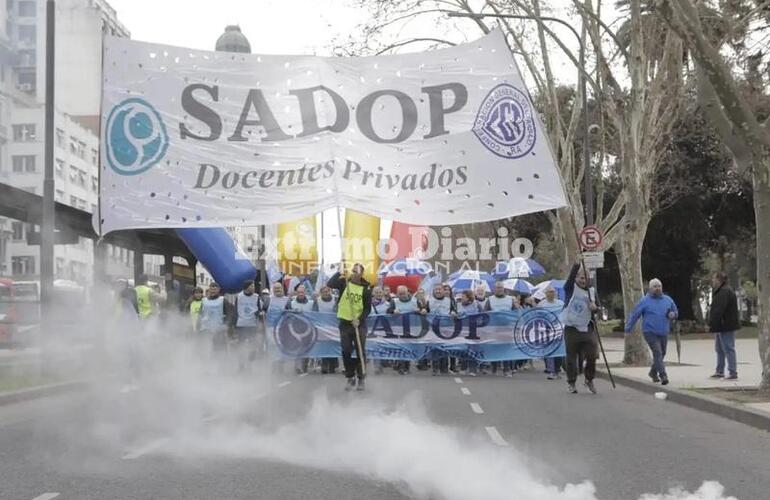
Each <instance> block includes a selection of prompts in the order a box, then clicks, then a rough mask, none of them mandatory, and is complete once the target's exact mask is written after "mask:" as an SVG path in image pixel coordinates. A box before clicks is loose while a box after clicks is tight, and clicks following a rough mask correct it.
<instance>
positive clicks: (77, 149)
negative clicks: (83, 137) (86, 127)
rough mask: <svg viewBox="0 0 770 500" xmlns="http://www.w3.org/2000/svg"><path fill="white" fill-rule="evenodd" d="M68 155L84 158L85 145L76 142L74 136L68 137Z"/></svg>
mask: <svg viewBox="0 0 770 500" xmlns="http://www.w3.org/2000/svg"><path fill="white" fill-rule="evenodd" d="M70 153H72V154H73V155H75V156H77V157H78V158H85V157H86V143H84V142H83V141H79V140H77V139H76V138H75V137H74V136H70Z"/></svg>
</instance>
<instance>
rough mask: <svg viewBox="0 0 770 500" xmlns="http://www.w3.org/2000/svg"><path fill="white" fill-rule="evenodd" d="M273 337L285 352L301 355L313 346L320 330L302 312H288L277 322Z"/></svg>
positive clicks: (292, 355) (295, 355)
mask: <svg viewBox="0 0 770 500" xmlns="http://www.w3.org/2000/svg"><path fill="white" fill-rule="evenodd" d="M273 339H274V340H275V345H277V346H278V349H279V350H280V351H281V352H282V353H283V354H285V355H286V356H291V357H300V356H304V355H305V354H307V353H308V352H310V350H311V349H312V348H313V346H314V345H315V342H316V340H317V339H318V330H316V327H315V326H313V324H312V323H311V322H310V321H309V320H308V319H307V318H305V317H303V316H302V315H301V314H297V313H291V312H287V313H284V314H283V315H281V318H280V319H279V320H278V323H276V324H275V328H273Z"/></svg>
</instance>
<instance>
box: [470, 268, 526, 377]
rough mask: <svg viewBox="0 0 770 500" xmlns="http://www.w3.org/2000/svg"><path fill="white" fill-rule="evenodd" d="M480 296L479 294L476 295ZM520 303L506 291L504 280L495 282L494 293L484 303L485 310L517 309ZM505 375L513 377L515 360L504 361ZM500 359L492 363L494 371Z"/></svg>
mask: <svg viewBox="0 0 770 500" xmlns="http://www.w3.org/2000/svg"><path fill="white" fill-rule="evenodd" d="M476 297H477V298H478V294H477V295H476ZM517 307H518V305H517V303H516V302H514V297H513V296H512V295H508V294H507V293H505V285H504V284H503V282H502V281H496V282H495V289H494V293H493V294H492V295H490V296H489V297H488V298H487V300H486V302H484V304H483V309H482V310H484V311H512V310H514V309H517ZM502 364H503V376H504V377H513V361H510V360H508V361H503V362H502ZM499 366H500V361H495V362H493V363H492V373H493V374H495V373H497V369H498V367H499Z"/></svg>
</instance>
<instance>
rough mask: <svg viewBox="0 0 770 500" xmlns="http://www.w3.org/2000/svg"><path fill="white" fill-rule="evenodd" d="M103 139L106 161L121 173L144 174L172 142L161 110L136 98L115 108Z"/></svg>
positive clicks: (161, 156)
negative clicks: (160, 113)
mask: <svg viewBox="0 0 770 500" xmlns="http://www.w3.org/2000/svg"><path fill="white" fill-rule="evenodd" d="M104 142H105V145H106V146H105V150H106V157H107V163H109V165H110V168H112V170H114V171H115V172H117V173H118V174H120V175H136V174H141V173H142V172H144V171H145V170H147V169H149V168H150V167H152V166H153V165H155V164H156V163H158V162H159V161H160V160H161V159H162V158H163V156H164V155H165V154H166V150H167V149H168V144H169V141H168V133H166V126H165V125H164V124H163V120H162V119H161V117H160V115H159V114H158V112H157V111H156V110H155V108H153V107H152V106H151V105H150V103H148V102H147V101H145V100H144V99H139V98H137V97H132V98H130V99H126V100H125V101H123V102H121V103H120V104H118V105H117V106H115V107H114V108H112V111H110V115H109V117H108V118H107V125H106V127H105V141H104Z"/></svg>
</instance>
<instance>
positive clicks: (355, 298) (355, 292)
mask: <svg viewBox="0 0 770 500" xmlns="http://www.w3.org/2000/svg"><path fill="white" fill-rule="evenodd" d="M363 312H364V287H363V286H362V285H356V284H355V283H352V282H350V281H348V283H347V286H346V287H345V290H344V291H343V292H342V296H341V297H340V300H339V303H338V304H337V317H338V318H340V319H344V320H347V321H353V320H354V319H358V318H360V317H361V314H362V313H363Z"/></svg>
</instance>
